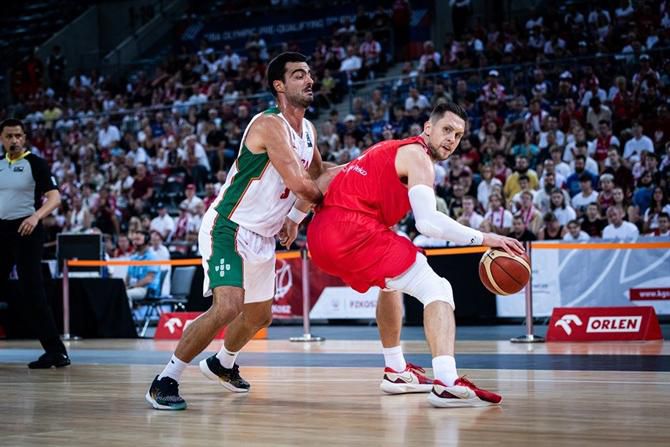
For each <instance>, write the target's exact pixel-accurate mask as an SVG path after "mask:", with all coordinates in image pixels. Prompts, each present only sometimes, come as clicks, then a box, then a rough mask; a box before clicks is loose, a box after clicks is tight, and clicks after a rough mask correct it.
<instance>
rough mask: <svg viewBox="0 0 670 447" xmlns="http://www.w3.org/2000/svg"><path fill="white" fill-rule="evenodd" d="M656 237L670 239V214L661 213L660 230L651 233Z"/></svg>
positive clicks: (659, 216) (659, 218) (659, 219)
mask: <svg viewBox="0 0 670 447" xmlns="http://www.w3.org/2000/svg"><path fill="white" fill-rule="evenodd" d="M651 234H653V235H654V236H659V237H670V214H669V213H660V214H659V215H658V228H656V229H654V231H653V232H652V233H651Z"/></svg>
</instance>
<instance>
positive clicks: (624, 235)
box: [603, 206, 640, 240]
mask: <svg viewBox="0 0 670 447" xmlns="http://www.w3.org/2000/svg"><path fill="white" fill-rule="evenodd" d="M624 215H625V211H624V210H623V208H621V207H619V206H610V207H609V208H608V209H607V219H608V221H609V225H607V226H606V227H605V229H604V230H603V239H624V240H630V239H637V237H638V236H639V235H640V231H639V230H638V229H637V227H636V226H635V225H634V224H632V223H630V222H626V221H624V220H623V219H624Z"/></svg>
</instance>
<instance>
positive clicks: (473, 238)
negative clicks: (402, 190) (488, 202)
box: [409, 185, 484, 245]
mask: <svg viewBox="0 0 670 447" xmlns="http://www.w3.org/2000/svg"><path fill="white" fill-rule="evenodd" d="M409 203H410V205H411V206H412V212H413V213H414V220H415V222H416V229H417V230H419V232H420V233H421V234H425V235H426V236H430V237H435V238H438V239H444V240H447V241H451V242H453V243H455V244H458V245H481V244H482V242H484V235H483V234H482V232H481V231H478V230H475V229H473V228H469V227H466V226H465V225H461V224H459V223H458V222H456V221H455V220H454V219H452V218H451V217H449V216H447V215H446V214H444V213H440V212H439V211H437V201H436V200H435V191H434V190H433V189H432V188H430V187H429V186H426V185H416V186H413V187H412V188H411V189H410V190H409Z"/></svg>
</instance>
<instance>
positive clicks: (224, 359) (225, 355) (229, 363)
mask: <svg viewBox="0 0 670 447" xmlns="http://www.w3.org/2000/svg"><path fill="white" fill-rule="evenodd" d="M239 353H240V351H237V352H231V351H229V350H227V349H226V347H225V345H224V346H221V350H220V351H219V352H218V353H217V354H216V358H217V359H219V362H221V366H223V367H224V368H228V369H230V368H232V367H233V365H234V364H235V360H236V359H237V355H238V354H239Z"/></svg>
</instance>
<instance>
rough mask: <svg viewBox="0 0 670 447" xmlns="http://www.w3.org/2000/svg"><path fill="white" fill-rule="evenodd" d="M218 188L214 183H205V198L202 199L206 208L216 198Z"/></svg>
mask: <svg viewBox="0 0 670 447" xmlns="http://www.w3.org/2000/svg"><path fill="white" fill-rule="evenodd" d="M216 196H217V193H216V189H215V187H214V183H207V184H206V185H205V198H204V199H203V200H202V201H203V203H204V205H205V208H209V206H210V205H211V204H212V203H213V202H214V201H215V200H216Z"/></svg>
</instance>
